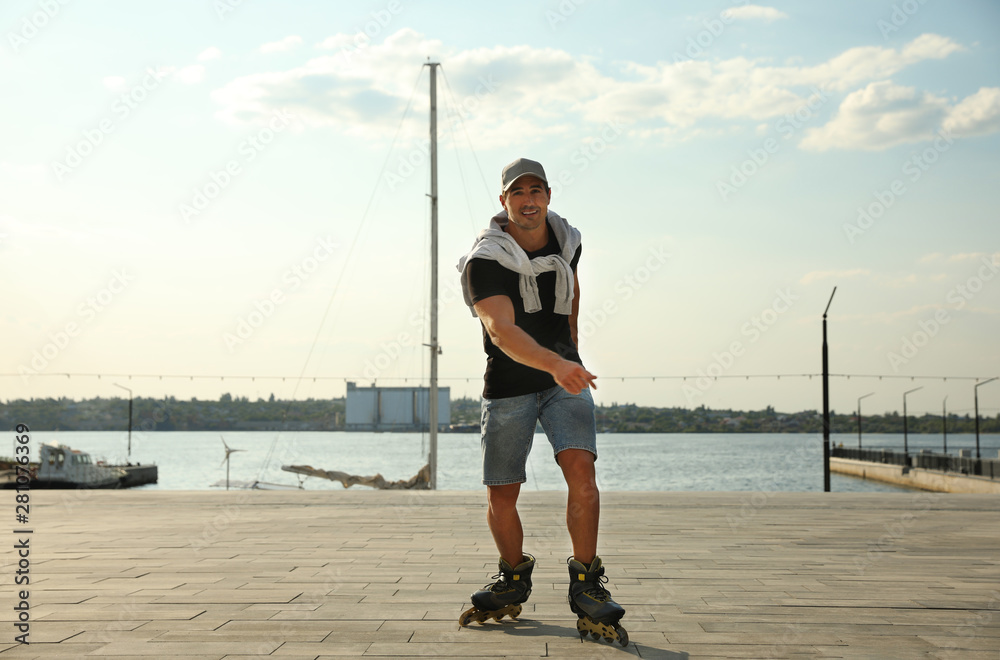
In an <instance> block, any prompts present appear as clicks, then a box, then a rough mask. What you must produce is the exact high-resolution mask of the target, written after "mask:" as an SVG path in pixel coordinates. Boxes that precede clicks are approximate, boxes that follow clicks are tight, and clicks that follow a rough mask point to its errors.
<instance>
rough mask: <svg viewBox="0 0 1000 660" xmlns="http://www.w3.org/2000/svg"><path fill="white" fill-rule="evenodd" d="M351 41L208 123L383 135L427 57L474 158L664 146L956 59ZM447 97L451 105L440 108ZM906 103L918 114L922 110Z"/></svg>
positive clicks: (254, 81) (229, 101)
mask: <svg viewBox="0 0 1000 660" xmlns="http://www.w3.org/2000/svg"><path fill="white" fill-rule="evenodd" d="M355 36H356V35H350V34H339V35H333V36H331V37H329V38H328V39H326V40H325V41H324V42H323V46H324V47H326V48H331V49H334V50H337V47H338V45H339V46H343V47H342V48H340V49H339V50H337V52H334V53H330V54H326V55H322V56H320V57H317V58H314V59H311V60H309V61H308V62H306V63H305V64H304V65H301V66H298V67H295V68H292V69H287V70H284V71H273V72H267V73H259V74H253V75H248V76H243V77H241V78H237V79H235V80H232V81H231V82H230V83H228V84H227V85H225V86H223V87H222V88H220V89H217V90H215V92H214V93H213V99H214V100H215V101H216V103H218V104H219V106H220V110H219V112H218V113H217V116H218V117H219V118H220V119H222V120H223V121H227V122H231V123H248V122H259V121H263V120H266V119H267V118H269V117H270V116H271V115H272V113H273V112H274V111H275V110H277V109H287V110H289V111H292V112H295V114H296V116H298V117H301V118H302V119H303V121H304V122H305V124H306V125H313V126H320V125H323V126H337V127H339V128H340V129H342V130H345V131H347V132H350V133H354V134H365V135H370V136H379V137H381V136H384V135H385V134H386V132H387V131H389V134H390V135H391V134H392V132H393V131H394V129H395V126H396V125H398V122H399V117H400V114H401V113H402V111H403V108H405V107H406V104H407V102H408V101H409V99H410V96H411V93H412V92H413V89H414V79H415V77H416V71H415V66H414V62H423V61H424V60H425V59H426V57H427V55H428V53H431V54H433V55H435V57H436V58H438V59H439V60H440V61H442V62H443V63H444V65H443V67H442V71H443V73H444V82H445V83H447V84H446V85H445V86H442V88H441V94H443V95H444V97H443V98H441V102H442V104H443V105H444V106H449V105H451V104H457V105H458V106H459V107H460V108H462V109H463V119H464V120H465V124H466V127H467V129H468V130H469V131H470V132H471V133H472V134H475V135H477V136H478V138H477V142H478V144H479V146H481V147H483V148H488V147H490V146H492V145H496V144H504V143H506V142H507V141H508V140H509V135H511V134H514V133H516V134H517V135H518V137H519V139H520V140H521V141H524V142H528V141H531V140H533V139H538V138H541V137H544V136H547V135H548V136H559V135H571V134H572V135H578V134H581V132H582V135H583V137H586V136H587V135H591V134H592V133H593V131H595V130H600V128H601V127H602V126H604V125H605V124H607V122H609V121H625V122H626V123H627V124H628V126H629V127H628V131H629V132H630V134H632V135H635V136H644V137H647V138H655V139H659V140H663V141H673V140H678V139H690V138H691V137H692V136H694V135H718V134H728V132H729V131H731V130H734V129H741V130H746V131H748V132H752V131H753V130H754V126H759V125H760V124H761V123H762V122H767V121H769V120H773V119H774V118H776V117H781V116H783V115H785V114H788V113H794V112H796V111H799V110H801V109H802V107H803V106H804V105H805V103H806V101H807V100H814V99H815V96H816V95H817V94H818V93H820V90H826V92H828V93H829V94H834V93H835V92H837V91H848V90H850V89H852V88H856V87H857V86H858V85H863V84H867V83H870V82H871V81H873V80H884V79H885V78H887V77H888V76H890V75H892V74H894V73H896V72H898V71H901V70H903V69H905V68H906V67H908V66H911V65H913V64H915V63H917V62H920V61H922V60H925V59H940V58H942V57H947V56H948V55H949V54H950V53H953V52H955V51H957V50H961V46H959V45H958V44H956V43H954V42H952V41H951V40H949V39H947V38H945V37H940V36H937V35H923V36H921V37H918V38H916V39H914V40H913V41H911V42H910V43H908V44H906V45H904V46H902V47H900V48H898V49H897V48H888V47H883V46H871V47H859V48H852V49H849V50H847V51H844V52H843V53H840V54H839V55H836V56H835V57H833V58H831V59H829V60H827V61H825V62H821V63H819V64H814V65H811V66H805V65H801V66H795V65H785V66H772V65H770V64H769V63H767V62H762V61H757V60H752V59H748V58H745V57H735V58H732V59H728V60H723V61H718V62H705V61H690V60H689V61H681V62H659V63H656V64H653V65H645V64H638V63H629V62H626V63H623V64H619V65H618V67H619V68H618V70H617V71H614V70H612V71H599V70H598V69H597V68H596V67H595V66H594V65H593V63H592V61H591V60H590V59H588V58H581V57H578V56H575V55H572V54H570V53H568V52H566V51H563V50H557V49H554V48H538V47H534V46H527V45H522V46H513V47H506V46H495V47H492V48H477V49H473V50H456V49H454V48H447V47H445V46H444V45H443V44H442V43H441V42H440V41H437V40H433V39H429V38H427V37H425V36H423V35H421V34H419V33H417V32H416V31H414V30H412V29H409V28H404V29H401V30H399V31H397V32H395V33H393V34H391V35H389V36H388V37H386V38H385V40H384V42H383V43H381V44H379V43H375V42H365V44H364V47H360V46H357V45H355V44H354V39H355ZM348 46H350V47H348ZM540 90H544V93H540ZM878 91H880V90H879V88H875V90H874V91H872V92H869V94H870V95H872V94H876V92H878ZM889 91H891V90H889ZM450 94H453V95H454V97H455V98H454V99H451V98H448V95H450ZM914 95H915V98H916V99H924V98H925V97H927V98H929V99H931V100H933V99H934V97H929V96H927V95H923V94H918V93H916V92H914ZM825 100H826V97H824V98H823V102H825ZM875 100H876V99H867V97H864V95H862V97H860V98H855V99H854V101H853V102H855V103H858V104H859V107H858V110H863V109H864V108H870V109H872V110H874V107H870V106H873V105H877V104H875ZM903 101H905V99H903V100H900V103H902V105H901V107H900V109H899V110H900V111H899V113H898V115H896V116H895V121H896V122H899V123H901V124H902V126H895V125H892V122H890V125H888V126H885V127H884V128H883V132H884V133H885V135H881V134H880V133H878V135H879V136H880V140H881V143H885V142H887V141H889V142H891V141H892V139H893V138H892V137H891V136H892V135H895V134H897V133H905V131H904V130H903V129H904V128H905V127H906V126H909V125H910V124H912V123H914V122H916V123H917V124H920V123H921V120H922V115H921V114H920V112H915V111H914V109H912V108H911V112H910V113H909V114H908V113H906V112H903V106H905V103H903ZM414 103H415V106H414V107H415V110H412V111H411V112H413V113H415V114H414V115H413V116H416V113H419V112H420V111H421V107H422V106H423V107H426V94H424V95H418V96H417V98H416V100H415V102H414ZM910 103H911V105H916V106H917V108H918V109H919V108H922V107H923V105H921V104H923V103H924V101H920V102H919V103H918V102H914V101H911V102H910ZM849 107H850V106H849ZM924 111H927V109H926V108H924ZM940 119H941V116H938V117H936V119H935V121H938V120H940ZM720 120H724V121H722V122H720ZM425 130H426V129H425V128H424V127H423V126H422V125H420V122H418V121H417V120H416V119H414V120H413V121H412V122H411V124H410V125H408V126H407V128H406V131H407V132H408V133H409V135H410V136H416V135H419V134H420V133H422V132H424V131H425ZM864 148H869V147H868V146H867V145H865V146H864Z"/></svg>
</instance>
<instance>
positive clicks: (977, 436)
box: [972, 378, 996, 458]
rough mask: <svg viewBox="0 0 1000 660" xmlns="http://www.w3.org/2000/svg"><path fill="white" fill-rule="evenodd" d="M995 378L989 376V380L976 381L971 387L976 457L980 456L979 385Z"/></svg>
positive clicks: (990, 381)
mask: <svg viewBox="0 0 1000 660" xmlns="http://www.w3.org/2000/svg"><path fill="white" fill-rule="evenodd" d="M995 380H996V378H990V379H989V380H984V381H983V382H981V383H976V384H975V386H973V388H972V393H973V395H974V397H973V398H974V399H975V402H976V458H982V455H981V454H980V453H979V386H980V385H985V384H986V383H992V382H993V381H995Z"/></svg>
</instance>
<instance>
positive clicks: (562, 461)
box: [556, 449, 596, 479]
mask: <svg viewBox="0 0 1000 660" xmlns="http://www.w3.org/2000/svg"><path fill="white" fill-rule="evenodd" d="M595 460H596V458H595V457H594V455H593V454H592V453H590V452H589V451H587V450H586V449H564V450H562V451H561V452H559V453H558V454H557V455H556V462H557V463H559V467H560V468H562V471H563V473H564V474H565V475H566V478H567V479H570V478H583V479H592V478H593V477H594V473H595V469H594V461H595Z"/></svg>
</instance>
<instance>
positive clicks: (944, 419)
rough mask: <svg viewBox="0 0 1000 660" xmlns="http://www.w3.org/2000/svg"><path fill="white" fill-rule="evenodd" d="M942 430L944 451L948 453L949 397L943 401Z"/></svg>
mask: <svg viewBox="0 0 1000 660" xmlns="http://www.w3.org/2000/svg"><path fill="white" fill-rule="evenodd" d="M941 431H942V433H943V434H944V453H946V454H947V453H948V397H945V398H944V401H942V402H941Z"/></svg>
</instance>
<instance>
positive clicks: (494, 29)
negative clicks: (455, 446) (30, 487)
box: [0, 0, 1000, 415]
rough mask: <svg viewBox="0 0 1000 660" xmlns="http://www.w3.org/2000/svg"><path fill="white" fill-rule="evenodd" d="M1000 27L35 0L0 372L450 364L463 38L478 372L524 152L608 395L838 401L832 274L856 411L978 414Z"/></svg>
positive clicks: (446, 368) (22, 9) (286, 379)
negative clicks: (569, 232)
mask: <svg viewBox="0 0 1000 660" xmlns="http://www.w3.org/2000/svg"><path fill="white" fill-rule="evenodd" d="M458 7H461V8H458ZM998 33H1000V5H998V4H997V3H995V2H993V1H991V0H959V1H955V2H948V3H944V2H936V1H932V0H926V1H921V0H904V1H900V0H895V1H893V2H888V1H886V2H880V1H872V0H863V1H862V0H846V1H844V2H838V3H812V2H770V3H766V4H750V3H748V2H738V1H737V2H731V1H729V2H714V1H702V2H670V3H664V2H652V1H648V2H647V1H641V0H637V1H633V2H625V1H623V0H603V1H602V0H586V1H584V0H561V1H560V2H556V1H555V0H552V1H549V2H520V1H517V0H514V1H512V2H508V3H505V4H504V5H503V6H502V7H501V6H498V5H495V4H487V3H465V4H463V5H461V6H459V5H457V4H456V3H445V2H436V1H429V0H428V1H421V2H412V1H407V0H390V1H388V2H386V1H384V0H379V1H377V2H351V3H347V2H307V1H301V2H295V3H278V2H275V1H273V0H198V1H194V0H174V1H172V2H170V3H154V2H146V1H136V0H130V1H128V2H126V1H124V0H119V1H115V0H109V1H107V2H102V3H98V4H94V3H82V2H72V1H69V0H61V1H60V0H9V1H8V2H5V3H3V7H2V9H0V35H2V37H3V39H2V42H0V84H2V89H4V90H5V92H6V94H7V97H6V99H5V101H4V102H3V103H2V104H0V126H3V127H4V131H3V138H2V144H3V148H2V150H0V277H2V282H3V286H2V288H0V309H2V312H0V336H2V338H3V352H2V360H3V364H2V365H0V374H2V376H0V400H12V399H21V398H33V397H34V398H38V397H70V398H77V399H79V398H89V397H96V396H101V397H125V396H127V395H128V393H127V392H126V391H125V390H124V389H123V388H127V389H130V390H132V392H133V394H134V395H135V396H143V397H163V396H175V397H177V398H179V399H188V398H192V397H196V398H200V399H206V398H208V399H216V398H218V397H219V396H220V395H222V394H223V393H231V394H232V395H233V396H247V397H250V398H251V399H256V398H258V397H263V398H267V397H269V396H270V395H271V394H274V395H275V396H276V397H277V398H285V399H291V398H297V399H304V398H324V397H339V396H343V395H344V391H345V386H346V382H348V381H354V382H357V383H359V384H360V385H369V384H371V383H373V382H375V383H377V384H379V385H386V386H388V385H403V384H407V385H414V384H418V383H426V382H427V379H428V377H429V372H430V368H429V362H430V360H429V350H428V348H427V347H426V346H425V344H427V343H428V342H429V341H430V339H429V323H428V318H429V316H428V313H427V309H428V307H429V304H430V300H429V293H428V290H429V286H430V284H429V282H430V275H429V273H430V268H431V267H430V251H431V250H430V233H431V232H430V202H429V198H428V194H429V191H430V162H429V161H430V159H429V156H428V148H429V147H428V141H429V128H428V125H429V100H428V99H429V86H430V71H431V69H430V67H427V66H425V64H426V63H427V62H428V61H432V62H438V63H440V67H439V68H438V69H437V93H438V103H437V106H438V138H439V205H440V214H439V245H438V254H439V263H438V272H439V277H440V285H439V286H440V300H439V310H440V329H439V342H440V345H441V348H442V352H441V355H440V358H439V365H440V376H441V381H440V384H441V385H442V386H447V387H450V388H451V389H450V393H451V396H452V397H453V398H455V397H458V396H473V397H477V396H478V395H479V393H480V392H481V389H482V374H483V370H484V366H485V354H484V353H483V351H482V335H481V329H480V326H479V322H478V320H476V319H475V318H473V317H472V315H471V314H470V312H469V310H468V308H467V307H466V306H465V305H464V303H463V302H462V298H461V294H460V290H459V283H458V274H457V271H456V270H455V264H456V262H457V261H458V259H459V257H460V256H461V255H462V254H464V253H465V252H467V251H468V250H469V248H470V247H471V245H472V242H473V240H474V239H475V236H476V235H477V233H478V232H479V231H480V230H481V229H483V228H485V226H486V225H487V223H488V221H489V218H490V216H491V215H492V214H493V213H495V212H496V211H497V210H499V201H498V195H499V188H500V172H501V170H502V168H503V166H504V165H505V164H506V163H508V162H510V161H512V160H514V159H515V158H518V157H528V158H533V159H535V160H539V161H541V162H542V163H543V165H544V166H545V168H546V172H547V174H548V178H549V180H550V182H551V183H552V187H553V196H552V202H551V206H550V208H551V209H552V210H554V211H555V212H557V213H559V214H560V215H562V216H563V217H565V218H567V219H568V220H569V222H570V223H571V224H573V225H574V226H576V227H577V228H579V229H580V231H581V232H582V235H583V257H582V259H581V262H580V266H579V277H580V281H581V317H580V337H581V338H580V349H581V354H582V356H583V359H584V363H585V364H586V366H587V367H588V368H589V369H590V370H591V371H592V372H594V373H595V374H596V375H597V376H598V380H597V384H598V388H597V390H596V391H595V393H594V394H595V398H596V400H597V402H598V403H599V404H603V405H612V404H622V403H636V404H639V405H648V406H658V407H675V406H677V407H686V408H692V407H697V406H701V405H705V406H708V407H710V408H722V409H745V410H758V409H763V408H764V407H766V406H773V407H774V408H775V409H776V410H778V411H787V412H797V411H801V410H820V409H821V408H822V390H821V379H820V378H819V374H820V373H821V371H822V362H821V345H822V317H823V313H824V310H826V309H827V305H828V304H829V311H828V317H827V323H828V328H827V332H828V345H829V365H830V372H831V373H832V374H834V376H833V377H832V378H831V382H830V405H831V407H832V408H833V409H834V411H836V412H850V411H852V410H855V409H856V407H857V406H858V405H859V400H860V399H861V398H862V397H865V398H864V399H863V403H862V404H861V405H862V406H863V411H864V412H866V413H882V412H887V411H900V410H901V409H902V405H903V401H904V394H905V393H907V392H909V390H916V389H917V388H921V389H920V390H919V391H914V392H910V393H909V394H906V395H905V396H906V401H907V405H908V411H909V413H910V414H923V413H926V412H930V413H933V414H937V413H939V412H940V411H941V410H942V408H943V406H947V409H948V411H949V412H958V413H960V414H965V413H969V412H971V411H972V409H973V394H974V385H975V383H976V382H977V381H976V380H975V379H976V378H980V379H988V378H992V377H994V376H998V375H1000V350H998V348H1000V346H998V337H1000V333H998V330H1000V277H998V275H1000V222H998V218H997V209H998V208H1000V192H998V191H1000V158H998V155H1000V52H998V51H1000V45H998V43H1000V42H998V40H997V38H996V37H997V35H998ZM834 287H836V293H835V294H833V291H834ZM831 295H833V298H832V300H831ZM779 376H780V377H779ZM849 376H850V377H849ZM978 392H979V398H980V409H981V411H983V412H984V413H985V414H990V415H995V414H997V413H998V412H1000V382H996V383H990V384H986V385H983V386H981V387H980V388H979V389H978ZM946 397H947V399H946Z"/></svg>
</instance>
